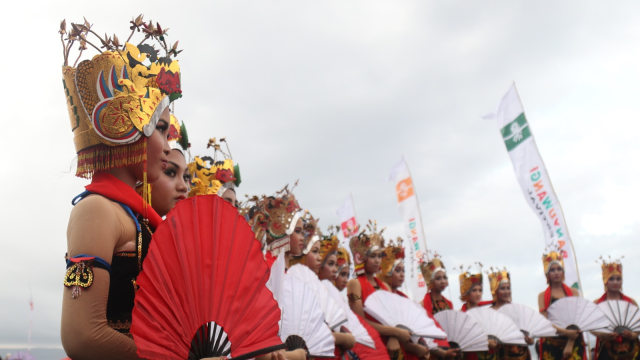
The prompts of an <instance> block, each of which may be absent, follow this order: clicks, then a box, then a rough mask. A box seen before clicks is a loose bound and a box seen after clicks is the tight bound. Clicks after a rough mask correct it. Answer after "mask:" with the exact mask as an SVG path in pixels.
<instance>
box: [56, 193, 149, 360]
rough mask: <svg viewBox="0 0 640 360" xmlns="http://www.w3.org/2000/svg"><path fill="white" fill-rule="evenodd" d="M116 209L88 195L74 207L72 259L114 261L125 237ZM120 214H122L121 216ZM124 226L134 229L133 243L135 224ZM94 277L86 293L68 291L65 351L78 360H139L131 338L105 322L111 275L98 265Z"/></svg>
mask: <svg viewBox="0 0 640 360" xmlns="http://www.w3.org/2000/svg"><path fill="white" fill-rule="evenodd" d="M118 207H119V205H117V204H116V203H113V202H111V201H110V200H108V199H106V198H103V197H101V196H97V195H92V196H89V197H87V198H86V199H84V200H82V201H81V202H80V203H78V205H76V207H75V208H74V209H73V211H72V212H71V216H70V219H69V226H68V228H67V246H68V255H69V257H73V256H74V255H78V254H87V255H91V256H98V257H101V258H102V259H104V260H105V261H107V262H108V263H111V258H112V255H113V253H114V249H115V248H116V247H117V246H118V242H119V240H120V239H121V238H122V235H123V222H122V221H123V219H125V220H126V217H127V215H126V213H125V212H124V210H123V209H122V208H118ZM118 210H120V211H121V212H122V213H121V214H119V213H118ZM129 221H130V222H131V220H130V219H129ZM125 224H126V225H130V227H131V228H130V229H129V232H130V231H131V230H132V231H133V235H132V236H131V239H135V226H134V225H133V223H132V222H131V223H130V224H129V223H125ZM127 234H128V233H127ZM93 274H94V280H93V284H92V285H91V286H90V287H88V288H84V289H82V292H81V294H80V296H79V297H78V298H76V299H73V298H72V296H71V288H68V287H65V288H64V291H63V299H62V323H61V339H62V345H63V347H64V350H65V352H66V353H67V355H69V356H70V357H71V358H73V359H74V360H81V359H137V358H138V357H137V356H136V346H135V344H134V342H133V339H131V338H129V337H127V336H126V335H123V334H121V333H119V332H117V331H115V330H113V329H112V328H110V327H109V326H108V324H107V318H106V309H107V298H108V295H109V273H108V272H107V271H106V270H104V269H101V268H97V267H94V268H93Z"/></svg>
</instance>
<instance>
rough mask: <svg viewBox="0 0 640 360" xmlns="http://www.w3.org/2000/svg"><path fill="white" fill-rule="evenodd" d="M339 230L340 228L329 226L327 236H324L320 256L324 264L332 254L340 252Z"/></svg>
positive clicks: (321, 241)
mask: <svg viewBox="0 0 640 360" xmlns="http://www.w3.org/2000/svg"><path fill="white" fill-rule="evenodd" d="M339 230H340V227H339V226H329V228H328V229H327V235H323V236H322V239H321V240H320V256H321V257H322V263H323V264H324V262H325V261H326V260H327V257H328V256H329V255H330V254H334V253H336V252H337V251H338V246H339V245H340V241H339V240H338V235H337V232H338V231H339ZM347 256H348V254H347ZM336 257H337V256H336ZM338 267H340V264H338Z"/></svg>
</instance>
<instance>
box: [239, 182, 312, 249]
mask: <svg viewBox="0 0 640 360" xmlns="http://www.w3.org/2000/svg"><path fill="white" fill-rule="evenodd" d="M297 184H298V182H297V181H296V183H295V184H294V187H295V186H296V185H297ZM248 203H249V206H250V209H249V210H248V211H247V215H248V217H249V225H250V226H251V228H252V229H253V232H254V233H255V234H256V239H258V240H259V241H261V242H262V244H263V246H264V247H266V249H267V250H269V251H271V253H272V254H273V255H274V256H277V255H278V254H279V253H280V252H282V251H289V235H291V234H292V233H293V231H294V230H295V227H296V223H297V222H298V220H299V219H300V218H301V217H302V215H303V211H302V209H301V208H300V205H298V202H297V201H296V198H295V196H294V195H293V193H292V192H291V191H290V190H289V185H287V186H285V187H284V188H283V189H282V190H280V191H278V192H276V195H273V196H265V195H262V196H261V197H258V196H253V197H251V198H250V199H249V201H248Z"/></svg>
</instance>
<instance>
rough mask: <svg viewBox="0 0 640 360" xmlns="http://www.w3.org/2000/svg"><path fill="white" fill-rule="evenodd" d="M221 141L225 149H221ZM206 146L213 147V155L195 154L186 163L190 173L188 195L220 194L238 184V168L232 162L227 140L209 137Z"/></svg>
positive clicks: (239, 180)
mask: <svg viewBox="0 0 640 360" xmlns="http://www.w3.org/2000/svg"><path fill="white" fill-rule="evenodd" d="M221 143H224V144H225V145H226V151H225V150H222V147H221V146H220V144H221ZM208 148H213V157H211V156H202V157H200V156H195V157H194V158H193V161H192V162H190V163H189V165H187V167H188V169H189V172H190V173H191V190H190V191H189V196H190V197H191V196H196V195H210V194H213V195H218V196H222V194H223V193H224V192H225V191H226V190H227V189H229V188H232V189H234V188H235V187H236V186H240V182H241V179H240V168H239V167H238V165H237V164H235V165H234V164H233V159H232V158H231V151H230V150H229V144H228V143H227V140H226V139H225V138H220V142H219V143H218V141H217V140H216V138H211V139H209V143H207V149H208Z"/></svg>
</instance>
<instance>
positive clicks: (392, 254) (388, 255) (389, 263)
mask: <svg viewBox="0 0 640 360" xmlns="http://www.w3.org/2000/svg"><path fill="white" fill-rule="evenodd" d="M382 251H383V252H384V256H383V257H382V261H381V262H380V272H379V273H378V275H377V276H378V278H379V279H380V280H382V281H384V282H386V283H387V284H390V283H391V275H392V273H393V270H394V269H395V268H396V266H398V264H400V263H401V262H403V261H404V246H403V245H402V238H400V237H398V238H397V239H396V241H395V242H394V241H393V240H391V241H389V242H388V243H387V246H386V247H385V248H384V249H383V250H382Z"/></svg>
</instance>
